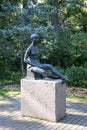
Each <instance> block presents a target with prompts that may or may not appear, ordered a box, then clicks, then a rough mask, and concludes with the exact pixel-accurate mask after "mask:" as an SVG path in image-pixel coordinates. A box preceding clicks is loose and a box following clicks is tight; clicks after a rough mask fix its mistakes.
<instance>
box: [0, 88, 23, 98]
mask: <svg viewBox="0 0 87 130" xmlns="http://www.w3.org/2000/svg"><path fill="white" fill-rule="evenodd" d="M20 93H21V92H20V91H19V90H3V89H1V90H0V97H6V96H9V95H18V94H20Z"/></svg>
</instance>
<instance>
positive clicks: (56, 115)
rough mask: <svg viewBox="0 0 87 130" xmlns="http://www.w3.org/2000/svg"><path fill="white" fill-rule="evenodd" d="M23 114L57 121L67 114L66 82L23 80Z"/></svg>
mask: <svg viewBox="0 0 87 130" xmlns="http://www.w3.org/2000/svg"><path fill="white" fill-rule="evenodd" d="M21 112H22V115H23V116H31V117H36V118H40V119H45V120H49V121H54V122H57V121H59V120H60V119H62V118H63V117H64V116H65V115H66V84H65V83H64V84H62V81H61V80H28V79H26V78H24V79H22V80H21Z"/></svg>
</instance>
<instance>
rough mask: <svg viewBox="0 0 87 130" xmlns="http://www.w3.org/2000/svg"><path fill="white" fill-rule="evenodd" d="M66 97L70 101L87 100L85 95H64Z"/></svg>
mask: <svg viewBox="0 0 87 130" xmlns="http://www.w3.org/2000/svg"><path fill="white" fill-rule="evenodd" d="M66 99H67V100H70V101H79V102H82V101H87V97H77V96H66Z"/></svg>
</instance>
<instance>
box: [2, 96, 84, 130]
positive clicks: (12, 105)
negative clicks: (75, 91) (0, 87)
mask: <svg viewBox="0 0 87 130" xmlns="http://www.w3.org/2000/svg"><path fill="white" fill-rule="evenodd" d="M20 102H21V98H20V95H16V96H15V95H12V96H11V97H8V98H4V99H0V130H87V103H78V102H71V101H67V103H66V111H67V114H66V117H65V118H64V119H62V120H61V121H60V122H58V123H54V122H49V121H45V120H39V119H35V118H30V117H22V116H21V105H20V104H21V103H20Z"/></svg>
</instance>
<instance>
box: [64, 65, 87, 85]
mask: <svg viewBox="0 0 87 130" xmlns="http://www.w3.org/2000/svg"><path fill="white" fill-rule="evenodd" d="M66 75H67V77H68V79H69V85H70V86H72V85H73V86H77V87H87V69H86V68H83V67H76V66H72V67H70V68H68V69H67V70H66Z"/></svg>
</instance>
